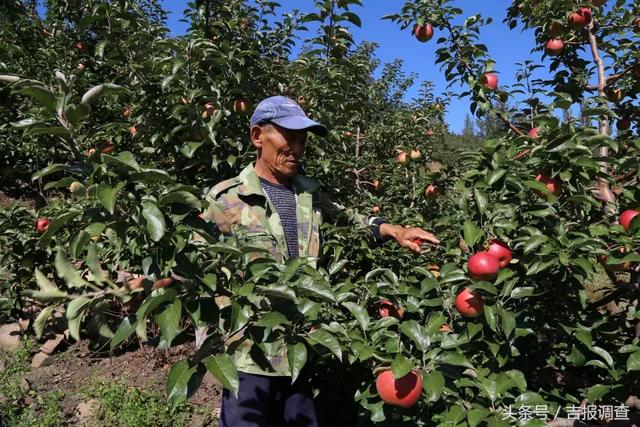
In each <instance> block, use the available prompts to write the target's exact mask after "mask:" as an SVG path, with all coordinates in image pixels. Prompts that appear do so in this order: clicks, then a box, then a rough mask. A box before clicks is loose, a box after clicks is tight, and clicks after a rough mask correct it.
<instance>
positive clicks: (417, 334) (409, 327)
mask: <svg viewBox="0 0 640 427" xmlns="http://www.w3.org/2000/svg"><path fill="white" fill-rule="evenodd" d="M400 331H401V332H402V333H403V334H405V335H406V336H407V337H409V338H410V339H411V340H412V341H413V342H415V343H416V346H417V347H418V350H420V351H423V352H424V351H426V350H427V349H428V348H429V345H430V344H431V340H429V336H428V334H427V330H426V328H425V327H424V326H422V325H420V324H419V323H418V322H416V321H415V320H408V321H405V322H402V324H400Z"/></svg>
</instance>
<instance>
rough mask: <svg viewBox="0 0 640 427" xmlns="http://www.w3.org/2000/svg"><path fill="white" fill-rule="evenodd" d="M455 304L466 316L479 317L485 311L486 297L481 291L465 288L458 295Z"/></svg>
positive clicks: (459, 311)
mask: <svg viewBox="0 0 640 427" xmlns="http://www.w3.org/2000/svg"><path fill="white" fill-rule="evenodd" d="M454 306H455V308H456V310H458V313H460V314H461V315H462V316H464V317H478V316H480V315H482V313H484V298H483V297H482V295H480V294H479V293H477V292H475V291H473V290H471V289H469V288H464V289H463V290H462V291H461V292H460V293H459V294H458V295H457V296H456V300H455V303H454Z"/></svg>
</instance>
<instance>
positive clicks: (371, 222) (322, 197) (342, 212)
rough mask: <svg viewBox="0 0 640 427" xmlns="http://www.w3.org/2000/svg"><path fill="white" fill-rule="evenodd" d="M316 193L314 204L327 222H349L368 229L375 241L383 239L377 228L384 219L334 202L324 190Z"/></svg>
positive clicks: (347, 223) (379, 241) (338, 223)
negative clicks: (363, 213)
mask: <svg viewBox="0 0 640 427" xmlns="http://www.w3.org/2000/svg"><path fill="white" fill-rule="evenodd" d="M316 195H317V198H316V202H315V203H316V206H318V207H319V208H320V210H322V212H323V213H324V214H325V215H326V216H327V219H328V221H329V222H331V223H333V224H336V225H343V226H344V225H349V224H350V225H354V226H356V227H358V228H363V229H365V228H366V229H369V230H370V231H371V233H372V236H373V238H374V240H375V241H376V242H377V243H382V242H383V241H384V240H383V239H381V237H380V230H379V227H380V224H382V223H384V222H386V221H385V220H384V219H382V218H380V217H377V216H373V215H362V214H360V213H358V212H357V211H355V210H354V209H352V208H347V207H345V206H343V205H341V204H339V203H336V202H334V201H333V200H331V198H330V197H329V195H328V194H327V193H326V192H323V191H318V192H317V193H316Z"/></svg>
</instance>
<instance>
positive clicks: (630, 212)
mask: <svg viewBox="0 0 640 427" xmlns="http://www.w3.org/2000/svg"><path fill="white" fill-rule="evenodd" d="M638 215H640V211H637V210H634V209H627V210H626V211H624V212H622V213H621V214H620V218H619V219H618V223H619V224H620V225H622V226H623V227H624V229H625V231H629V227H631V221H633V219H634V218H635V217H636V216H638Z"/></svg>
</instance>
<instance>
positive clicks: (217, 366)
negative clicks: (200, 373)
mask: <svg viewBox="0 0 640 427" xmlns="http://www.w3.org/2000/svg"><path fill="white" fill-rule="evenodd" d="M203 362H204V364H205V366H206V367H207V370H208V371H209V372H210V373H211V375H213V376H214V377H216V378H217V379H218V381H220V384H222V386H223V387H224V388H226V389H227V390H229V391H231V393H233V395H234V396H236V397H237V396H238V390H239V389H240V380H238V370H237V369H236V365H235V364H234V362H233V359H232V358H231V356H229V355H228V354H226V353H222V354H218V355H216V356H207V357H206V358H205V359H204V361H203Z"/></svg>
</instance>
